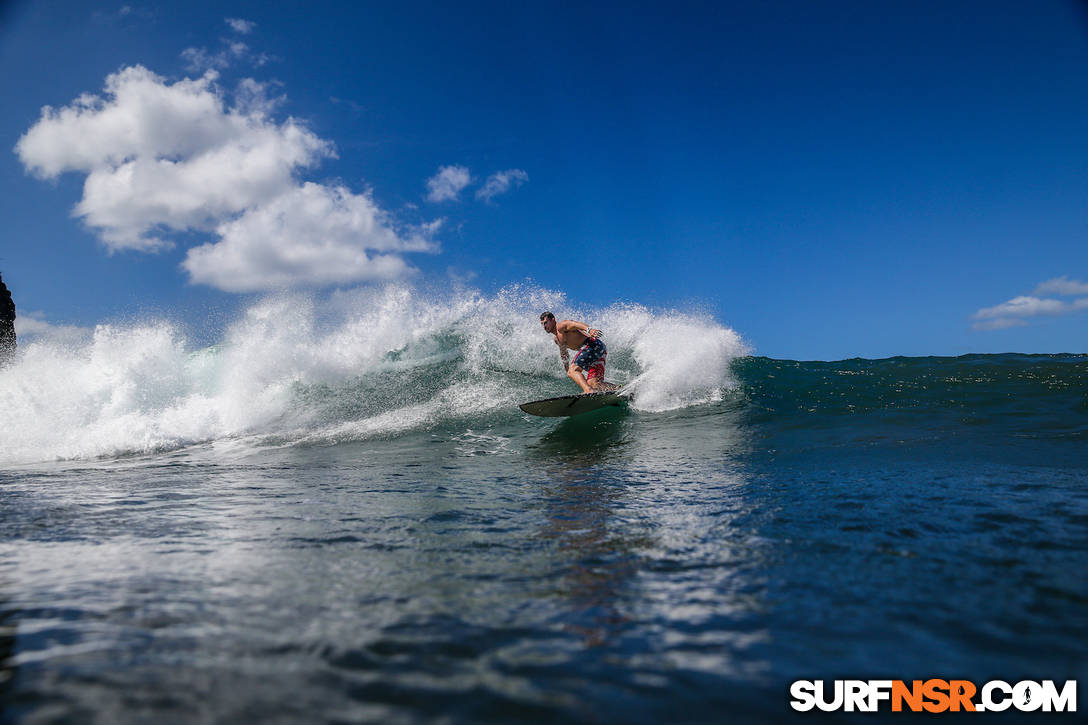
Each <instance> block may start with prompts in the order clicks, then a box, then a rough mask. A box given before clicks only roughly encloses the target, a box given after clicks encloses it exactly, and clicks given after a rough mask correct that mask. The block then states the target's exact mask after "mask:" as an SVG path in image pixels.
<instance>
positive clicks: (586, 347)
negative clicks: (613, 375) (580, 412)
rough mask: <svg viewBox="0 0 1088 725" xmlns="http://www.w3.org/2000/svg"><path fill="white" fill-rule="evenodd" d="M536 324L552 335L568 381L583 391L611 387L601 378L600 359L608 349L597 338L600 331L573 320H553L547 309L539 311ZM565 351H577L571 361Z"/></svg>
mask: <svg viewBox="0 0 1088 725" xmlns="http://www.w3.org/2000/svg"><path fill="white" fill-rule="evenodd" d="M540 324H541V325H542V326H543V327H544V331H545V332H547V333H548V334H550V335H551V336H552V337H553V338H555V344H556V345H558V346H559V357H560V358H561V359H562V360H563V369H564V370H566V371H567V375H568V376H569V377H570V379H571V380H573V381H574V382H576V383H578V387H579V388H581V389H582V392H583V393H592V392H595V391H598V390H609V389H612V387H613V386H612V385H611V384H609V383H606V382H605V381H604V359H605V357H606V356H607V355H608V349H607V348H606V347H605V346H604V341H603V340H601V331H600V330H597V329H595V328H592V327H590V326H589V325H587V324H586V323H584V322H575V321H574V320H563V321H562V322H556V321H555V315H553V314H552V313H551V312H541V313H540ZM568 350H577V351H578V352H577V353H575V355H574V361H573V362H571V360H570V353H568V352H567V351H568Z"/></svg>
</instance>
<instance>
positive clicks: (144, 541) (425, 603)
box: [0, 356, 1088, 723]
mask: <svg viewBox="0 0 1088 725" xmlns="http://www.w3.org/2000/svg"><path fill="white" fill-rule="evenodd" d="M1086 373H1088V362H1086V361H1085V358H1083V357H1070V356H1065V357H1056V356H1048V357H1030V358H1025V357H1019V356H979V357H977V358H958V359H955V360H949V359H925V360H920V359H910V360H908V359H900V360H889V361H876V362H871V361H847V362H844V363H795V362H792V361H773V360H766V359H762V358H741V359H738V360H736V361H735V362H734V363H733V364H732V374H733V375H734V376H735V386H734V387H732V388H731V389H729V390H726V391H725V393H724V394H723V395H722V396H721V398H720V399H719V400H716V401H715V400H705V401H703V402H695V403H693V404H690V405H685V406H683V407H679V408H676V409H673V410H665V411H661V412H654V411H648V410H639V409H631V410H628V411H622V410H606V411H602V412H599V413H595V414H590V415H587V416H582V417H580V418H575V419H571V420H568V421H561V422H556V421H554V420H543V419H533V418H529V417H526V416H523V415H522V414H520V412H518V411H517V410H516V408H513V407H512V406H506V405H503V406H499V407H496V408H494V409H490V410H488V411H486V412H485V413H481V414H479V415H472V414H466V415H460V416H458V417H455V418H451V417H449V416H447V417H445V418H442V417H439V418H438V419H430V420H429V421H428V422H425V423H423V424H418V425H411V426H406V427H404V428H403V429H400V430H395V431H391V432H388V433H379V434H376V435H373V434H370V433H368V434H367V435H360V434H358V431H356V433H355V434H344V433H343V430H344V428H343V426H344V425H346V424H347V423H351V421H352V420H355V419H360V418H361V415H362V414H359V413H358V412H353V411H354V409H353V408H352V407H351V406H352V404H351V401H350V399H349V398H348V397H346V393H345V392H344V391H340V392H337V390H336V389H335V388H332V389H321V390H317V391H314V390H307V391H303V392H302V393H301V394H304V395H306V396H309V397H310V399H311V400H312V399H313V398H315V397H316V398H319V399H320V400H319V401H318V402H317V403H312V404H314V405H318V406H320V407H322V409H323V410H328V409H329V408H330V407H337V408H338V409H343V410H342V412H340V413H338V415H340V418H339V419H338V421H339V422H337V423H336V425H335V426H333V428H332V429H331V430H333V431H334V432H332V433H330V432H329V430H330V429H329V428H328V426H327V429H326V433H325V434H323V435H319V436H312V437H307V436H305V435H299V434H298V433H297V432H293V433H292V434H291V435H284V434H275V435H273V434H260V435H256V436H253V435H250V436H245V435H242V436H239V435H233V436H221V437H216V438H214V439H212V440H209V441H205V442H199V443H192V444H186V445H182V446H180V447H177V448H174V449H168V450H160V451H157V452H151V453H136V452H134V453H129V454H125V455H113V456H106V457H91V458H85V459H77V460H68V461H61V462H55V461H54V462H45V463H29V462H27V463H18V464H17V465H16V464H12V465H9V466H8V467H7V468H3V469H0V497H2V499H0V500H2V501H3V508H2V514H0V704H2V706H3V710H2V713H3V715H2V717H3V719H4V720H5V721H10V722H71V723H130V722H132V723H134V722H148V721H164V722H200V721H213V720H214V721H251V722H288V721H314V722H321V721H328V722H342V721H358V720H368V721H377V722H416V721H431V720H441V719H452V720H455V721H465V722H468V721H471V722H481V721H484V722H486V721H498V722H509V721H514V720H518V721H521V720H545V721H588V722H623V721H632V722H659V721H670V722H677V721H685V722H686V721H704V722H719V721H724V720H728V719H733V720H735V721H745V720H747V721H779V720H789V719H791V712H790V710H789V709H788V705H787V701H788V695H787V689H788V683H789V682H790V681H791V680H793V679H797V678H806V679H811V678H826V679H833V678H835V677H844V676H848V677H863V678H883V677H888V678H904V679H910V678H918V677H920V678H928V677H940V676H954V677H966V678H969V679H972V680H974V681H976V682H982V681H985V680H987V679H990V678H996V677H1000V678H1002V679H1007V680H1010V681H1015V680H1016V679H1020V678H1030V679H1044V678H1048V679H1073V678H1077V677H1080V678H1081V681H1082V682H1084V681H1088V679H1086V677H1085V676H1086V675H1088V646H1086V644H1085V642H1088V577H1085V576H1084V571H1085V568H1086V565H1088V454H1086V452H1085V451H1086V448H1085V444H1086V442H1088V403H1086V398H1085V393H1086V390H1085V388H1086V383H1085V380H1086V379H1088V376H1086ZM362 384H363V383H360V382H356V383H352V385H355V386H358V385H362ZM368 384H369V383H368ZM527 385H528V386H529V387H528V388H526V391H529V390H532V391H536V390H538V389H539V390H543V391H545V392H547V391H552V389H553V388H554V392H562V389H561V388H562V383H561V382H560V381H554V380H553V381H550V382H548V381H545V382H540V381H537V382H530V383H528V384H527ZM352 389H353V390H354V389H357V388H352ZM403 403H404V401H400V402H398V403H397V405H403ZM390 405H393V404H390ZM343 411H346V412H343ZM368 415H369V413H368ZM353 416H354V417H353ZM336 431H339V432H336Z"/></svg>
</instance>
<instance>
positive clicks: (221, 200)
mask: <svg viewBox="0 0 1088 725" xmlns="http://www.w3.org/2000/svg"><path fill="white" fill-rule="evenodd" d="M215 78H216V76H215V74H214V73H208V74H205V75H204V76H203V77H202V78H200V79H197V80H183V81H178V82H177V83H174V84H173V85H169V84H167V83H166V82H165V81H164V79H162V78H160V77H159V76H157V75H155V74H154V73H152V72H151V71H149V70H147V69H146V68H142V67H140V66H135V67H132V68H126V69H124V70H122V71H120V72H118V73H115V74H113V75H111V76H109V78H107V79H106V92H107V99H102V98H100V97H98V96H82V97H80V98H79V99H77V101H76V102H75V103H74V104H72V105H71V106H67V107H65V108H62V109H61V110H60V111H54V110H53V109H51V108H46V109H45V110H44V111H43V113H42V118H41V120H40V121H38V123H37V124H35V125H34V126H33V127H32V128H31V129H30V130H29V131H27V133H26V134H25V135H24V136H23V137H22V138H21V139H19V143H18V144H17V145H16V147H15V148H16V152H17V153H18V154H19V158H20V159H21V160H22V162H23V164H24V165H25V166H26V167H27V168H28V169H29V170H30V171H32V172H33V173H35V174H37V175H39V176H44V177H47V178H52V177H56V176H57V175H58V174H60V173H62V172H64V171H83V172H86V173H87V180H86V182H85V183H84V186H83V199H82V200H81V201H80V202H79V204H78V205H77V206H76V208H75V214H76V216H78V217H81V218H83V219H84V221H85V222H86V223H87V224H88V225H89V226H90V227H91V228H93V229H95V230H96V231H97V232H98V234H99V237H100V238H101V239H102V241H103V242H104V243H105V244H106V246H107V247H109V249H110V250H111V251H119V250H123V249H142V250H149V249H156V248H160V247H163V246H168V243H167V242H165V241H164V240H163V239H162V238H161V236H160V235H159V233H158V231H159V230H177V231H181V230H187V229H208V228H210V227H211V226H212V225H213V224H214V222H215V221H216V220H218V219H219V218H221V217H223V216H224V215H228V214H234V213H238V212H241V211H243V210H245V209H247V208H249V207H251V206H253V205H255V204H258V203H260V202H262V201H265V200H268V199H272V198H275V197H277V196H279V195H280V194H282V193H283V192H284V191H286V190H287V189H289V188H292V187H293V186H294V185H295V183H296V182H295V181H294V172H295V170H296V169H298V168H303V167H307V166H312V165H313V164H315V163H316V162H317V161H318V160H320V159H321V158H324V157H327V156H332V155H334V152H333V149H332V145H331V144H329V143H327V142H326V141H323V140H321V139H320V138H318V137H317V136H315V135H314V134H313V133H312V132H310V131H309V130H308V129H306V128H304V127H303V126H301V125H300V124H299V123H297V122H296V121H294V120H292V119H288V120H287V121H285V122H283V123H280V124H277V123H274V122H272V121H270V120H268V119H267V118H266V117H265V115H264V114H263V112H261V111H260V110H257V111H255V110H253V108H254V105H255V104H254V103H253V101H252V98H249V97H247V111H246V112H243V111H240V110H238V109H227V108H225V107H224V105H223V101H222V99H221V98H220V96H219V95H218V93H217V92H216V91H215V89H214V88H213V81H214V80H215ZM252 93H253V90H252V89H250V95H252Z"/></svg>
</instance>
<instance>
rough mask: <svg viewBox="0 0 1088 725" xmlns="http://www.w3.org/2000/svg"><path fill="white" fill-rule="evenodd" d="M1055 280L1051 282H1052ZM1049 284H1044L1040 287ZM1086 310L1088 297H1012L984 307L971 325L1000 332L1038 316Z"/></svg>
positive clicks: (974, 317)
mask: <svg viewBox="0 0 1088 725" xmlns="http://www.w3.org/2000/svg"><path fill="white" fill-rule="evenodd" d="M1054 281H1055V280H1051V282H1054ZM1047 284H1049V283H1048V282H1044V283H1043V284H1042V285H1040V287H1044V286H1045V285H1047ZM1085 309H1088V297H1085V298H1081V299H1077V300H1073V301H1072V302H1064V301H1062V300H1056V299H1051V298H1041V297H1035V296H1030V295H1022V296H1020V297H1014V298H1012V299H1011V300H1009V301H1008V302H1002V303H1001V304H999V305H994V306H993V307H984V308H982V309H981V310H979V311H978V312H976V313H975V314H974V315H972V318H973V319H975V320H977V322H976V323H975V324H974V325H973V327H974V328H975V329H976V330H1000V329H1004V328H1007V327H1019V326H1023V325H1026V324H1027V322H1025V321H1024V320H1025V318H1031V317H1039V316H1043V315H1045V316H1058V315H1068V314H1072V313H1074V312H1079V311H1081V310H1085Z"/></svg>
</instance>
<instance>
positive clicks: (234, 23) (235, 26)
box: [226, 18, 257, 35]
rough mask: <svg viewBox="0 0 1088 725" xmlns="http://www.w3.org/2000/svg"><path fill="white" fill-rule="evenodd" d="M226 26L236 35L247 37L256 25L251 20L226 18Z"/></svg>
mask: <svg viewBox="0 0 1088 725" xmlns="http://www.w3.org/2000/svg"><path fill="white" fill-rule="evenodd" d="M226 23H227V25H229V26H230V29H231V30H233V31H234V32H236V33H241V34H242V35H249V34H250V33H252V32H253V29H254V28H256V27H257V23H255V22H253V21H252V20H243V19H242V18H226Z"/></svg>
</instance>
